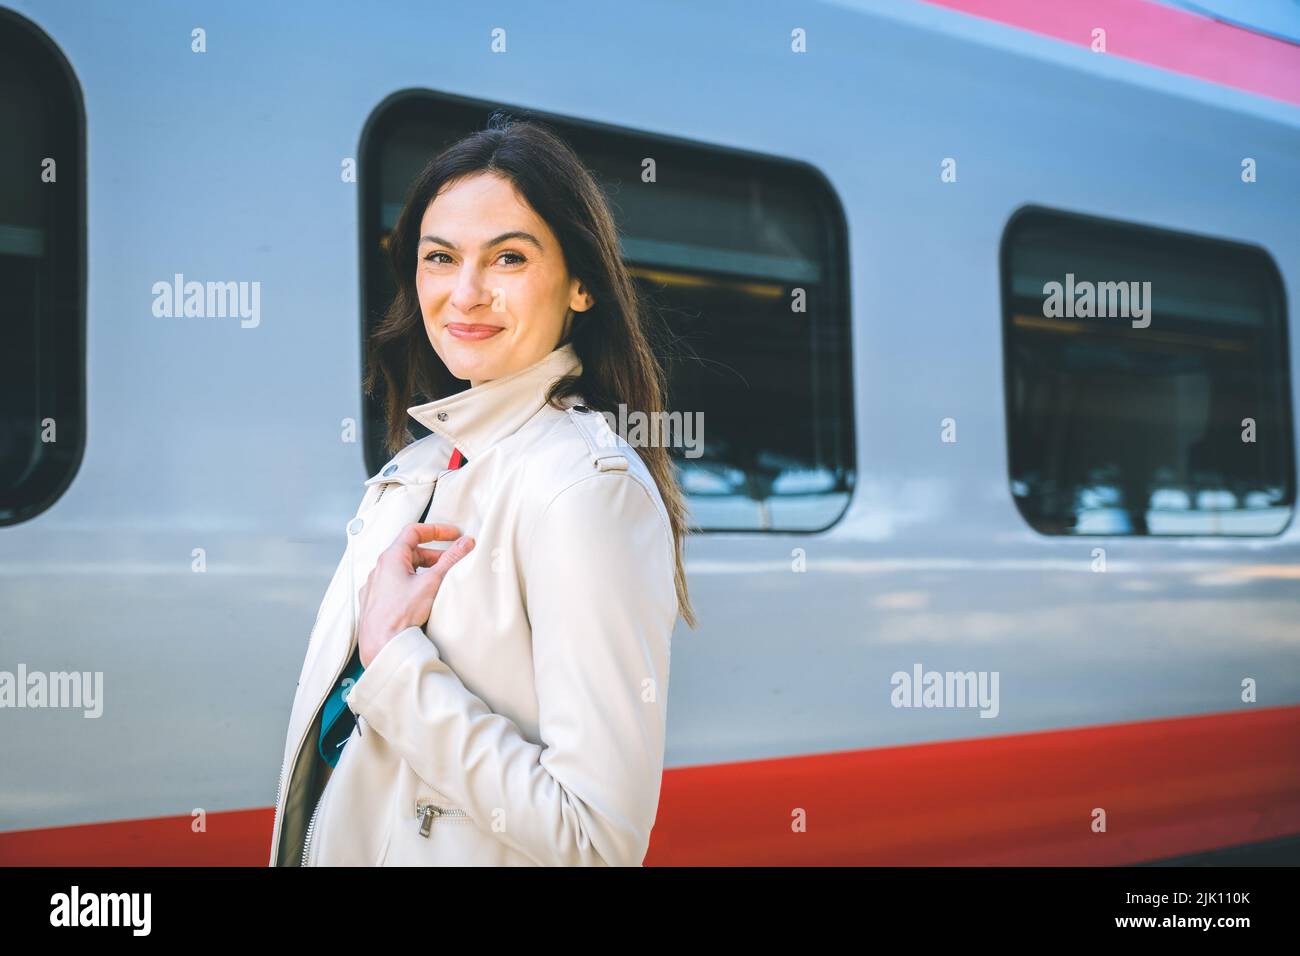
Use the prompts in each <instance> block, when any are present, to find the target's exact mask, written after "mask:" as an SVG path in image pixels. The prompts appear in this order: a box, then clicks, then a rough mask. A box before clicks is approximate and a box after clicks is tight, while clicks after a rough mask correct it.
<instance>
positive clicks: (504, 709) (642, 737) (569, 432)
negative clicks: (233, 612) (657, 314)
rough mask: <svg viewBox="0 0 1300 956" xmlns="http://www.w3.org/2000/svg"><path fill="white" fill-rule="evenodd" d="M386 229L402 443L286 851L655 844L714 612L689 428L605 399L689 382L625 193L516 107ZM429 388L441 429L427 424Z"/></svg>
mask: <svg viewBox="0 0 1300 956" xmlns="http://www.w3.org/2000/svg"><path fill="white" fill-rule="evenodd" d="M388 250H389V255H390V257H391V262H392V265H393V269H394V273H395V277H396V280H397V283H398V291H397V294H396V296H395V299H394V301H393V303H392V306H391V307H390V309H389V310H388V314H387V316H386V317H385V320H384V322H383V323H382V324H381V325H380V326H379V328H377V329H376V331H375V333H374V336H373V339H372V341H371V342H370V355H369V358H370V369H369V374H368V375H367V381H366V387H367V389H368V390H371V391H373V390H374V388H375V387H376V386H377V385H380V384H382V390H383V396H384V403H385V409H386V418H387V437H388V443H389V447H390V449H393V450H396V449H401V450H400V451H398V452H397V454H396V455H395V457H394V458H393V459H392V460H391V461H390V462H389V463H388V464H387V465H385V467H384V468H382V469H381V470H380V473H379V474H377V475H375V476H374V477H372V478H370V479H369V480H368V481H367V482H366V493H365V495H364V497H363V498H362V500H361V505H360V507H359V509H358V510H357V514H356V516H355V517H354V518H353V520H352V521H351V522H350V523H349V524H348V526H347V532H348V534H347V539H348V541H347V551H346V552H345V554H344V556H343V560H342V561H341V562H340V564H339V568H338V570H337V571H336V572H335V574H334V579H333V580H332V581H331V583H330V586H329V588H328V590H327V591H326V595H325V599H324V601H323V602H322V605H321V610H320V613H319V615H318V617H317V623H316V626H315V627H314V628H313V631H312V635H311V638H310V639H309V641H308V646H307V652H306V657H305V660H304V662H303V669H302V673H301V675H300V677H299V682H298V690H297V694H296V696H295V699H294V704H293V710H292V713H291V715H290V720H289V730H288V734H287V737H286V740H285V752H284V757H285V763H284V767H283V768H282V769H281V774H280V792H279V793H278V794H277V797H276V817H275V829H274V836H273V843H272V849H271V865H273V866H277V865H278V866H296V865H305V866H313V865H316V866H319V865H335V864H342V865H349V864H350V865H363V866H364V865H375V864H383V865H431V864H469V865H640V864H641V862H642V860H643V858H644V856H645V852H646V848H647V845H648V843H649V838H650V830H651V828H652V826H653V825H654V819H655V814H656V810H657V808H658V801H659V789H660V780H661V776H662V772H663V754H664V736H665V726H666V718H667V697H668V661H669V642H670V638H671V635H672V629H673V625H674V623H675V621H676V618H677V616H678V614H679V613H680V614H681V616H682V617H683V618H684V619H685V620H686V622H687V623H688V624H690V625H691V626H692V627H693V626H694V625H695V619H694V614H693V612H692V610H691V607H690V602H689V597H688V594H687V589H686V579H685V575H684V573H683V569H682V552H683V542H684V538H685V534H686V518H685V507H684V504H683V501H682V496H681V492H680V490H679V489H678V487H677V485H676V482H675V479H674V474H673V467H672V464H671V460H670V458H669V456H668V453H667V450H666V449H665V448H662V447H643V448H635V449H634V448H632V447H631V446H629V445H628V444H627V443H626V442H625V441H624V440H623V439H622V438H621V437H620V436H617V435H615V434H614V433H613V432H612V431H611V429H610V427H609V425H608V423H607V421H606V419H605V417H604V416H603V415H601V414H598V412H602V411H608V412H611V413H614V414H616V413H617V410H618V408H619V405H620V404H621V405H623V406H625V407H626V409H627V411H628V412H631V411H635V410H640V411H644V412H648V413H652V412H657V411H660V410H662V409H663V407H664V376H663V373H662V371H661V369H660V368H659V366H658V365H657V363H656V361H655V359H654V356H653V352H652V349H651V347H650V344H649V342H648V339H647V330H646V329H645V328H644V327H643V321H644V320H643V317H642V312H641V306H640V304H639V303H638V300H637V297H636V293H635V291H634V287H633V285H632V282H631V280H630V278H629V276H628V272H627V270H626V268H625V267H624V265H623V263H622V261H621V259H620V258H619V251H618V237H617V233H616V230H615V227H614V222H613V219H612V216H611V215H610V212H609V209H608V207H607V205H606V202H605V200H604V197H603V195H602V193H601V192H600V190H599V188H598V187H597V185H596V183H595V182H594V180H593V179H592V177H591V176H590V174H589V173H588V172H587V171H586V169H584V168H583V166H582V164H581V163H580V161H579V160H578V158H577V156H576V155H575V154H574V153H573V152H572V150H571V149H570V148H569V147H568V146H567V145H566V144H564V143H563V142H562V141H561V140H560V139H559V138H558V137H557V136H555V135H554V134H553V133H552V132H550V131H549V130H548V129H546V128H545V127H543V126H540V125H538V124H536V123H533V122H527V121H517V122H513V123H512V122H510V121H509V120H507V119H502V118H500V115H499V114H498V115H497V116H494V117H493V120H492V121H491V122H490V123H489V124H488V128H487V129H486V130H484V131H483V132H479V133H475V134H474V135H472V136H469V137H468V138H466V139H464V140H462V141H461V142H459V143H456V144H455V145H453V146H451V147H450V148H448V149H447V150H445V151H444V152H443V153H442V154H440V155H439V156H437V157H436V158H435V159H434V160H433V161H432V162H431V163H429V165H428V166H427V167H426V168H425V169H424V171H423V172H422V173H421V174H420V176H419V177H418V178H417V180H416V181H415V183H414V184H413V186H412V188H411V191H410V193H409V195H408V197H407V200H406V203H405V206H404V208H403V210H402V213H401V215H400V216H399V218H398V220H397V224H396V226H395V227H394V230H393V233H392V236H391V237H390V241H389V246H388ZM464 381H467V382H468V383H469V387H468V388H465V389H463V390H461V391H456V388H457V386H458V385H459V383H460V382H464ZM416 395H420V396H423V397H427V396H430V395H432V396H435V398H434V400H433V401H430V402H427V403H426V404H422V405H416V406H414V407H410V408H408V407H407V406H408V405H409V404H410V402H411V401H412V400H413V399H414V397H415V396H416ZM408 414H409V415H410V417H412V418H414V419H415V420H416V421H419V422H420V423H421V424H423V425H425V426H426V427H428V428H429V429H430V430H431V432H432V433H431V434H430V435H428V436H427V437H425V438H423V439H421V440H419V441H416V442H413V443H410V444H406V445H405V447H402V446H403V445H404V444H405V442H406V440H407V438H408V437H409V436H408V432H407V427H406V416H407V415H408ZM435 541H436V542H447V541H451V542H453V543H452V544H451V545H450V546H448V547H446V548H445V549H444V550H443V551H441V552H439V551H438V550H434V549H432V548H426V547H423V546H422V545H425V544H428V543H431V542H435Z"/></svg>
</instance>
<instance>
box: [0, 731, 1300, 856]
mask: <svg viewBox="0 0 1300 956" xmlns="http://www.w3.org/2000/svg"><path fill="white" fill-rule="evenodd" d="M977 719H978V718H977ZM1097 807H1100V808H1102V809H1104V810H1105V811H1106V825H1107V828H1106V832H1105V833H1094V832H1093V831H1092V828H1091V827H1092V820H1093V810H1094V808H1097ZM272 812H273V811H272V810H271V809H267V808H262V809H257V810H239V811H230V812H223V813H210V814H208V816H207V821H206V823H207V831H206V832H205V833H194V832H192V830H191V819H190V817H188V816H177V817H163V818H157V819H147V820H125V821H113V822H109V823H95V824H87V825H83V826H72V827H54V828H50V829H42V830H24V831H17V832H10V833H0V865H4V866H103V865H134V866H144V865H151V866H189V865H197V866H263V865H265V864H266V861H267V858H268V856H269V853H270V831H271V825H272V819H271V818H272ZM797 813H801V814H802V818H803V819H804V820H806V829H805V830H804V831H803V832H798V831H797V830H796V828H795V826H794V825H793V824H794V821H795V815H796V814H797ZM1297 833H1300V707H1273V708H1261V709H1258V710H1242V711H1234V712H1231V713H1224V714H1208V715H1200V716H1195V717H1178V718H1172V719H1168V720H1154V721H1142V722H1139V723H1127V724H1110V725H1104V726H1096V727H1084V728H1078V729H1072V730H1051V731H1041V732H1037V733H1028V734H1015V735H1011V736H1002V737H984V738H978V739H972V740H955V741H945V742H942V743H931V744H919V745H909V746H901V747H885V748H880V749H874V750H850V751H840V752H835V753H823V754H811V755H807V756H800V757H782V758H777V759H772V760H755V761H746V762H743V763H728V764H716V765H711V766H700V767H682V768H675V769H671V770H668V771H666V772H665V773H664V781H663V792H662V795H661V799H660V803H659V819H658V821H657V823H656V825H655V830H654V834H653V837H652V839H651V844H650V852H649V854H648V855H647V857H646V865H647V866H654V865H751V864H793V865H803V864H821V865H841V864H868V865H887V866H906V865H995V866H996V865H1008V864H1009V865H1023V866H1036V865H1046V866H1052V865H1064V864H1070V865H1117V864H1124V863H1135V862H1140V861H1143V860H1153V859H1161V858H1165V857H1172V856H1181V855H1183V854H1188V853H1197V852H1200V851H1203V850H1210V849H1216V848H1219V847H1226V846H1234V845H1240V844H1246V843H1255V842H1260V841H1264V840H1270V839H1274V838H1277V837H1283V836H1290V835H1294V834H1297Z"/></svg>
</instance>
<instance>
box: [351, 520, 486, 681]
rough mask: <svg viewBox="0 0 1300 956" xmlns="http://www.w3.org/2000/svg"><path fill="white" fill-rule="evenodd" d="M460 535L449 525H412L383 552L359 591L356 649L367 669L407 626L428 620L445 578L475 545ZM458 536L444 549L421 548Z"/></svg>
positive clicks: (472, 541) (362, 664) (470, 539)
mask: <svg viewBox="0 0 1300 956" xmlns="http://www.w3.org/2000/svg"><path fill="white" fill-rule="evenodd" d="M459 535H460V532H459V531H458V530H457V529H456V528H455V527H453V526H452V525H449V524H410V525H407V526H406V527H405V528H403V529H402V533H401V534H399V535H398V536H397V538H396V540H394V541H393V543H392V545H391V546H390V547H389V548H388V550H386V551H385V552H384V553H383V554H381V555H380V556H379V560H378V561H376V562H375V566H374V568H373V569H371V571H370V576H369V577H368V578H366V583H365V584H364V585H362V587H361V591H360V594H359V598H360V601H361V609H360V611H359V614H358V617H359V619H360V620H359V623H358V625H357V647H358V649H359V652H360V656H361V666H362V667H369V666H370V662H371V661H372V660H374V659H375V656H376V655H377V654H378V653H379V652H380V650H382V649H383V646H384V645H385V644H387V643H388V642H389V641H391V640H392V639H393V638H394V637H396V636H397V635H398V634H400V633H401V632H402V631H404V630H405V629H406V628H408V627H412V626H422V625H423V624H424V623H425V622H426V621H428V620H429V613H430V611H432V610H433V599H434V597H435V596H436V595H437V593H438V588H439V587H441V585H442V579H443V578H444V577H446V575H447V572H448V571H449V570H451V566H452V565H453V564H455V563H456V562H457V561H459V560H460V559H461V558H463V557H465V555H467V554H469V553H470V551H471V550H473V548H474V539H473V538H469V537H465V538H459V537H458V536H459ZM453 540H454V541H455V542H456V543H455V544H453V545H451V546H450V547H449V548H447V550H445V551H434V550H432V549H430V548H422V547H420V544H421V543H422V542H425V541H453ZM420 568H427V569H428V570H427V571H421V570H419V569H420Z"/></svg>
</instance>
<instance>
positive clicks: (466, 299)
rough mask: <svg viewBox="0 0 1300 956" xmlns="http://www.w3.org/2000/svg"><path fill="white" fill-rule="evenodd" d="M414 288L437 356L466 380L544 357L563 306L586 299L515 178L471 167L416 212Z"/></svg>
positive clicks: (588, 302) (580, 306)
mask: <svg viewBox="0 0 1300 956" xmlns="http://www.w3.org/2000/svg"><path fill="white" fill-rule="evenodd" d="M415 289H416V292H417V293H418V295H419V299H420V313H421V314H422V315H423V316H424V328H425V332H426V333H427V334H428V336H429V342H430V343H431V344H432V345H433V350H434V351H435V352H437V353H438V357H439V358H440V359H442V361H443V363H444V364H445V365H446V366H447V368H448V369H449V370H450V371H451V374H452V375H454V376H456V377H457V378H459V379H467V380H468V381H469V383H470V385H471V386H473V385H481V384H483V383H484V382H490V381H492V380H493V379H497V378H502V377H504V376H506V375H509V374H511V373H512V372H517V371H519V370H520V369H523V368H527V367H528V366H529V365H532V364H533V363H534V362H537V361H539V360H541V359H543V358H545V357H546V356H547V355H548V354H550V353H551V352H552V351H553V350H554V349H555V347H556V346H557V345H558V344H559V342H560V339H561V338H562V337H563V336H564V335H565V334H567V332H568V325H569V321H570V320H571V317H570V316H569V313H568V310H569V309H572V310H573V311H575V312H585V311H586V310H587V309H589V308H591V307H592V306H593V305H594V304H595V302H594V301H593V300H592V299H591V297H590V296H589V295H587V293H586V290H585V289H584V287H583V286H582V284H581V282H580V281H579V280H578V279H576V278H574V277H572V276H570V275H569V272H568V268H567V266H566V264H565V261H564V254H563V253H562V252H561V251H560V244H559V241H558V240H557V239H556V238H555V235H554V234H553V233H552V232H551V229H550V227H549V226H547V224H546V223H545V222H543V221H542V220H541V218H540V217H538V215H537V214H536V213H535V212H533V210H532V209H530V208H529V207H528V206H527V205H526V204H525V203H524V201H523V199H522V198H521V197H520V196H519V194H518V192H516V190H515V188H514V184H513V183H511V182H510V181H509V180H507V179H504V178H503V177H501V176H497V175H494V174H492V173H477V174H475V175H473V176H468V177H466V178H464V179H461V180H458V181H457V182H455V183H453V184H450V185H447V186H444V188H443V191H442V192H441V193H440V194H439V195H438V196H436V197H435V198H434V200H433V201H432V202H431V203H429V206H428V208H427V209H425V211H424V217H423V218H422V219H421V220H420V240H419V245H418V247H417V250H416V268H415Z"/></svg>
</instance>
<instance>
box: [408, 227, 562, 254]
mask: <svg viewBox="0 0 1300 956" xmlns="http://www.w3.org/2000/svg"><path fill="white" fill-rule="evenodd" d="M509 239H520V240H523V241H524V242H531V243H532V244H533V245H534V246H536V247H537V251H538V252H541V251H542V244H541V243H540V242H538V241H537V237H536V236H534V235H533V234H532V233H531V232H523V231H522V230H519V229H516V230H514V231H513V232H503V233H501V235H499V236H497V237H496V238H495V239H489V240H488V241H487V242H485V243H483V245H482V248H484V249H490V248H492V247H493V246H495V245H499V244H501V243H503V242H505V241H507V240H509ZM426 242H432V243H435V244H437V245H439V246H446V247H447V248H448V249H455V250H456V251H457V252H459V251H460V246H458V245H456V243H454V242H452V241H451V240H450V239H444V238H442V237H441V236H421V237H420V244H421V245H423V244H424V243H426Z"/></svg>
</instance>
